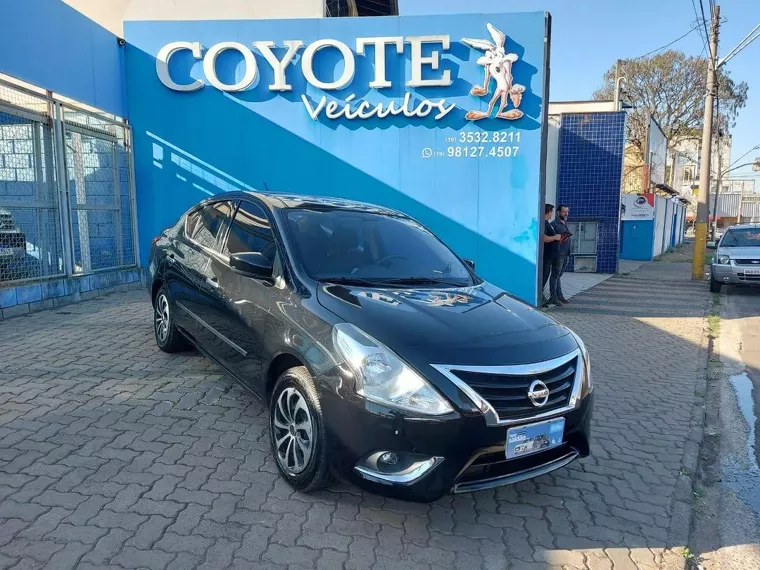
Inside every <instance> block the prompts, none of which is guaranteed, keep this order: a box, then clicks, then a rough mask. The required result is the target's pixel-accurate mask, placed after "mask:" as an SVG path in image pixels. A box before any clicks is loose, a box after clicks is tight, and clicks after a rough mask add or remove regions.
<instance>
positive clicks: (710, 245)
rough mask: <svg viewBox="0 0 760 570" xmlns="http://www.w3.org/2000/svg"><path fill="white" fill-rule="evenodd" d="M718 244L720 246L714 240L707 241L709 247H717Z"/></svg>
mask: <svg viewBox="0 0 760 570" xmlns="http://www.w3.org/2000/svg"><path fill="white" fill-rule="evenodd" d="M717 246H718V245H717V243H715V242H714V241H708V242H707V249H715V248H716V247H717Z"/></svg>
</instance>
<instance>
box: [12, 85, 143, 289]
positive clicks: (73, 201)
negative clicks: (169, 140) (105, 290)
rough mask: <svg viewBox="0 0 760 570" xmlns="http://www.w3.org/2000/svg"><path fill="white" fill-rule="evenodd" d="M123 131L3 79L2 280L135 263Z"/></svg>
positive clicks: (129, 165)
mask: <svg viewBox="0 0 760 570" xmlns="http://www.w3.org/2000/svg"><path fill="white" fill-rule="evenodd" d="M130 135H131V132H130V129H129V126H128V125H126V124H125V123H124V122H122V121H119V120H117V119H115V118H113V117H109V116H107V115H105V114H101V113H98V112H96V111H93V110H90V109H85V108H83V107H81V108H80V107H78V106H77V105H75V104H73V103H72V102H70V101H67V100H66V101H64V100H62V99H61V98H58V97H54V96H53V95H52V94H51V93H49V92H38V91H36V90H34V89H31V88H27V87H25V86H21V85H17V84H15V83H11V82H9V81H6V80H4V79H0V284H2V283H15V282H22V281H27V280H38V279H45V278H51V277H60V276H65V275H84V274H89V273H94V272H98V271H104V270H112V269H117V268H124V267H134V266H135V265H136V264H137V259H138V252H137V240H136V237H137V236H136V231H135V227H136V226H135V222H136V220H135V214H134V212H135V198H134V184H133V180H134V178H133V169H132V156H131V148H130V140H131V139H130Z"/></svg>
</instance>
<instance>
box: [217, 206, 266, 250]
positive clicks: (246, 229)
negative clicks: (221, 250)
mask: <svg viewBox="0 0 760 570" xmlns="http://www.w3.org/2000/svg"><path fill="white" fill-rule="evenodd" d="M250 251H254V252H258V253H261V254H262V255H264V256H265V257H266V258H267V259H269V260H271V261H274V257H275V254H276V253H277V246H276V244H275V241H274V235H273V234H272V228H271V226H270V225H269V220H268V219H267V216H266V214H265V213H264V210H263V209H262V208H261V206H259V205H258V204H253V203H251V202H241V203H240V207H239V208H238V211H237V213H236V214H235V218H234V219H233V220H232V226H231V227H230V233H229V235H228V237H227V247H226V248H225V253H228V254H231V253H243V252H250Z"/></svg>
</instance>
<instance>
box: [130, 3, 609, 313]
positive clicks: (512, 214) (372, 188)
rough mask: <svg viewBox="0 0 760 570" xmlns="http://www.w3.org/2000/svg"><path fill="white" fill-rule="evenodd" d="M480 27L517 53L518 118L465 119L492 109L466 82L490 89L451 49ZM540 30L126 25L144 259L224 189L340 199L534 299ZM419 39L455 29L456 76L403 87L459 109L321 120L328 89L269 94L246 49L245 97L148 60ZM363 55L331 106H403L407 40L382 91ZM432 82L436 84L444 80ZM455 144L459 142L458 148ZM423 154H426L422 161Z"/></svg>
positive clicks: (329, 67)
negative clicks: (508, 149) (249, 65)
mask: <svg viewBox="0 0 760 570" xmlns="http://www.w3.org/2000/svg"><path fill="white" fill-rule="evenodd" d="M487 22H490V23H492V24H493V25H494V26H496V27H497V28H499V29H500V30H502V31H504V32H505V33H506V34H507V36H508V40H507V45H506V48H507V49H506V51H507V52H513V53H516V54H517V55H518V56H519V60H518V61H517V62H516V63H515V64H514V68H513V72H514V77H515V82H516V83H520V84H522V85H525V86H527V91H526V93H525V94H524V96H523V100H522V103H521V107H520V109H521V110H522V111H524V113H525V116H524V117H523V118H521V119H519V120H517V121H508V120H502V119H496V118H490V119H484V120H482V121H479V122H470V121H468V120H467V119H466V118H465V114H466V113H467V111H468V110H472V109H481V110H485V108H486V105H487V100H488V98H487V97H474V96H472V95H470V89H471V88H472V86H473V85H478V84H480V85H482V82H483V68H482V67H480V66H478V65H477V63H476V60H477V59H478V58H479V57H480V56H482V55H483V53H482V52H480V51H477V50H474V49H472V48H470V47H467V46H465V45H464V44H462V43H460V41H459V40H460V39H461V38H463V37H471V38H483V39H490V36H489V34H488V32H487V29H486V23H487ZM545 25H546V16H545V14H544V13H526V14H491V15H482V14H472V15H457V16H430V17H408V18H406V17H402V18H362V19H351V18H340V19H338V18H335V19H319V20H283V21H279V20H268V21H235V22H233V21H213V22H212V21H207V22H128V23H127V24H126V32H125V33H126V38H127V40H128V42H129V45H128V51H127V66H126V67H127V83H128V97H129V108H130V120H131V122H132V126H133V129H134V135H135V168H136V182H137V194H138V195H137V201H138V219H139V223H140V238H141V242H142V247H141V251H142V252H143V257H144V256H145V255H146V253H147V251H148V247H147V244H148V243H149V242H150V240H151V238H152V237H153V236H154V235H156V234H157V233H158V232H159V231H160V230H161V229H162V228H163V227H165V226H167V225H168V224H170V223H172V222H173V221H174V220H176V218H177V216H178V215H179V214H180V213H182V212H183V211H184V210H185V209H187V208H188V207H190V206H191V205H192V204H195V203H196V202H198V201H199V200H200V199H202V198H205V197H206V196H207V195H209V194H216V193H219V192H223V191H226V190H231V189H238V188H259V189H261V188H263V187H264V186H266V187H267V188H269V189H270V190H273V191H283V192H297V193H309V194H318V195H334V196H342V197H348V198H353V199H359V200H364V201H369V202H375V203H379V204H384V205H388V206H391V207H395V208H398V209H400V210H403V211H405V212H407V213H408V214H410V215H412V216H414V217H415V218H417V219H419V220H420V221H422V222H423V223H425V224H426V225H428V227H430V228H431V229H432V230H433V231H435V232H436V233H438V235H440V236H441V237H442V238H443V239H444V240H445V241H446V242H447V243H448V244H449V245H450V246H452V247H453V249H455V251H457V253H459V254H460V255H461V256H463V257H468V258H472V259H474V260H475V261H476V263H477V265H478V271H479V273H481V274H482V275H483V276H484V277H485V278H487V279H489V280H490V281H492V282H494V283H496V284H497V285H500V286H502V287H504V288H505V289H506V290H508V291H509V292H511V293H513V294H515V295H517V296H519V297H521V298H523V299H525V300H527V301H530V302H536V300H537V290H538V287H537V281H538V275H537V271H536V266H537V259H538V228H539V224H538V220H539V215H540V214H539V212H540V210H541V209H542V203H543V192H542V187H541V181H542V173H541V148H542V147H541V141H542V128H541V124H542V113H543V110H544V109H543V93H544V87H545V76H544V70H543V67H544V35H545ZM427 34H450V36H451V41H452V44H451V48H450V49H449V50H448V52H444V53H443V54H442V68H443V69H448V70H450V72H451V76H452V79H453V80H454V81H453V84H452V85H451V86H449V87H421V88H417V89H409V91H410V92H411V93H412V95H413V99H414V100H417V101H421V100H424V99H431V100H437V99H440V98H446V99H447V100H448V101H449V102H450V103H455V104H456V106H457V107H456V109H455V110H454V111H453V112H452V113H450V114H449V115H448V116H447V117H445V118H444V119H443V120H441V121H437V122H436V121H434V120H433V119H432V117H428V118H426V119H420V118H412V119H409V118H406V117H390V118H386V119H377V118H375V119H369V120H364V121H362V120H353V121H347V120H345V119H339V120H328V119H322V118H320V119H318V120H316V121H314V120H312V119H311V117H310V116H309V115H308V113H307V112H306V109H305V108H304V105H303V103H302V101H301V95H303V94H306V96H307V97H309V99H310V100H311V101H312V104H314V103H315V102H316V101H318V100H319V99H320V98H321V97H322V96H323V95H324V94H325V93H323V92H321V91H319V90H317V89H315V88H314V87H313V86H311V85H308V84H306V82H305V80H304V78H303V75H302V73H301V66H300V60H299V59H298V58H297V59H296V60H295V62H294V64H292V65H291V66H290V67H288V69H287V73H286V75H287V78H288V81H289V82H290V83H291V84H292V85H293V91H291V92H287V93H284V94H282V93H274V92H270V91H269V90H268V89H267V85H269V84H270V83H271V81H272V72H271V70H270V68H269V66H268V64H267V63H266V62H265V60H264V59H263V57H261V55H260V54H259V53H258V51H255V50H254V53H255V57H256V59H257V62H258V66H259V74H260V77H259V79H258V80H257V83H255V84H254V85H253V86H252V88H250V89H249V90H247V91H243V92H239V93H223V92H221V91H218V90H216V89H214V88H213V87H211V86H208V85H207V86H206V87H204V88H203V89H201V90H199V91H196V92H193V93H180V92H175V91H171V90H169V89H168V88H166V87H165V86H164V85H162V84H161V83H160V82H159V80H158V78H157V76H156V63H155V56H156V54H157V53H158V51H159V49H160V48H161V47H163V46H164V45H165V44H167V43H169V42H172V41H199V42H201V43H202V45H203V46H204V48H206V49H207V48H208V47H210V46H212V45H213V44H215V43H218V42H221V41H239V42H241V43H243V44H245V45H251V42H252V41H256V40H273V41H274V42H276V44H277V45H283V41H284V40H288V39H300V40H303V41H304V43H306V44H307V45H308V44H309V43H310V42H312V41H314V40H316V39H318V38H333V39H337V40H340V41H343V42H345V43H346V44H347V45H349V46H351V47H352V49H353V48H354V47H355V40H356V37H373V36H399V35H401V36H411V35H427ZM326 51H327V52H328V53H324V54H320V55H318V56H317V57H316V58H315V69H316V74H317V76H318V77H320V79H322V80H330V79H333V78H335V77H337V76H339V75H340V73H341V72H342V63H341V62H338V61H337V60H336V58H335V57H332V55H331V54H330V53H329V52H333V51H335V50H326ZM427 51H429V47H428V48H426V52H427ZM282 54H283V52H282V51H280V52H279V53H278V55H279V56H282ZM181 55H185V56H187V55H189V54H188V53H184V54H178V55H177V56H175V57H174V58H173V59H172V64H173V65H172V66H171V73H172V76H173V78H174V80H175V81H177V82H178V83H183V82H187V81H189V76H192V77H194V78H202V77H203V73H202V66H201V63H200V62H195V63H194V64H193V62H192V61H191V60H190V59H189V58H188V57H185V58H184V59H183V58H182V57H180V56H181ZM228 55H229V56H230V57H229V58H228V57H227V56H228ZM368 55H369V57H367V56H357V57H356V65H357V68H356V74H355V77H354V80H353V82H352V83H351V84H350V85H349V86H348V87H347V88H346V89H343V90H341V91H333V92H330V93H328V94H327V95H328V98H329V99H331V100H333V99H334V100H336V101H338V102H342V101H345V99H346V98H347V97H348V96H349V95H351V94H354V95H355V96H356V99H355V100H354V102H353V103H352V104H353V106H354V108H356V106H357V105H358V102H359V101H362V100H366V101H369V102H371V103H373V104H374V103H377V102H383V103H386V104H387V102H389V101H391V100H394V101H397V102H401V101H402V99H403V97H404V94H405V92H406V91H407V89H406V88H405V87H404V81H405V79H408V78H409V75H410V69H409V68H410V62H409V57H410V49H409V45H408V44H407V45H406V48H405V53H404V54H403V55H396V54H395V53H393V50H391V49H388V51H387V56H386V61H387V65H388V77H389V78H390V79H391V80H392V81H393V84H394V85H393V87H392V88H389V89H383V90H381V91H377V90H370V89H369V87H368V82H369V81H370V80H371V78H372V76H373V62H374V54H373V53H372V52H370V54H368ZM236 56H237V54H233V53H227V54H223V56H222V57H220V58H219V70H220V75H222V76H225V77H226V78H227V79H226V80H227V81H228V82H230V83H232V82H234V79H233V77H235V78H237V79H239V78H240V77H241V74H242V70H241V68H242V66H240V65H239V63H240V62H239V61H238V59H236ZM431 73H432V74H433V75H436V76H437V75H438V74H439V73H440V71H438V72H432V71H431ZM428 75H430V74H428ZM183 78H184V79H183ZM491 93H493V85H491ZM489 98H490V97H489ZM509 108H512V104H510V106H509ZM499 133H503V135H501V134H499ZM468 134H471V135H472V137H475V140H478V137H480V138H481V139H482V138H484V137H487V138H488V139H489V141H490V140H492V139H493V138H499V137H501V140H504V141H508V142H506V144H505V143H504V142H497V143H493V142H487V143H474V144H473V143H468V142H467V136H468ZM472 137H471V138H470V140H473V138H472ZM509 137H511V138H509ZM518 138H519V143H518V142H517V140H518ZM462 139H464V141H465V142H463V143H462V142H459V141H460V140H462ZM505 146H515V147H519V151H518V153H517V156H514V155H512V156H510V157H508V158H505V157H501V158H500V157H497V156H494V157H490V156H488V153H489V152H490V150H491V149H493V148H497V147H502V148H503V147H505ZM473 147H475V152H476V157H474V158H466V157H460V158H457V157H452V158H449V156H448V153H449V152H451V151H450V150H449V148H453V149H456V148H460V149H462V150H460V152H469V151H464V150H463V149H465V148H468V149H472V148H473ZM478 147H483V148H484V151H483V153H484V154H479V153H480V152H481V151H479V150H478ZM425 149H431V150H432V152H433V153H434V155H433V156H432V157H430V158H424V157H423V153H424V152H425ZM454 152H457V151H456V150H454ZM439 153H440V154H441V155H442V156H439ZM616 243H617V242H616ZM143 261H144V259H143Z"/></svg>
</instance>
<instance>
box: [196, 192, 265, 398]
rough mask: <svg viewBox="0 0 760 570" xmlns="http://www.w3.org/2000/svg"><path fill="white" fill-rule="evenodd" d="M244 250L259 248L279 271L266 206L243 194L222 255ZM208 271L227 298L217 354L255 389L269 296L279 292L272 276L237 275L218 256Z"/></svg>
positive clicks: (229, 367) (257, 382)
mask: <svg viewBox="0 0 760 570" xmlns="http://www.w3.org/2000/svg"><path fill="white" fill-rule="evenodd" d="M244 252H258V253H261V254H262V255H264V256H265V257H267V258H268V259H269V260H270V261H272V263H273V264H274V265H275V271H277V266H278V265H279V264H278V263H277V258H276V256H277V245H276V241H275V237H274V235H273V232H272V227H271V225H270V219H269V217H268V216H267V213H266V210H265V208H264V207H263V206H262V205H261V204H259V203H256V202H253V201H245V200H244V201H242V202H241V203H240V205H239V206H238V209H237V211H236V212H235V215H234V217H233V219H232V224H231V225H230V229H229V231H228V232H227V236H226V240H225V242H224V247H223V248H222V255H223V258H224V259H226V260H229V256H230V255H232V254H234V253H244ZM210 272H211V273H212V274H213V276H214V277H215V278H216V279H217V281H218V284H219V287H218V290H219V291H220V292H221V294H222V296H223V297H224V298H225V310H224V313H223V314H222V315H220V318H219V322H220V326H221V327H223V328H222V330H221V331H220V332H222V334H223V335H224V336H225V338H226V340H227V342H226V346H225V347H224V355H223V356H221V357H220V360H221V361H222V364H223V365H224V366H225V367H226V368H227V369H229V370H230V372H232V373H233V374H234V375H235V376H237V377H238V378H239V379H240V380H241V381H243V382H246V383H247V384H248V385H250V386H251V387H252V388H253V389H258V387H259V379H260V378H261V374H262V353H263V344H264V337H265V330H266V325H267V320H268V318H269V316H270V307H271V303H272V299H273V296H276V295H277V294H278V291H276V287H275V285H274V280H272V279H256V278H253V277H249V276H245V275H241V274H240V273H238V272H235V271H234V270H232V269H231V268H230V266H229V262H228V261H226V262H225V261H222V260H221V259H220V260H212V261H211V264H210Z"/></svg>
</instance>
